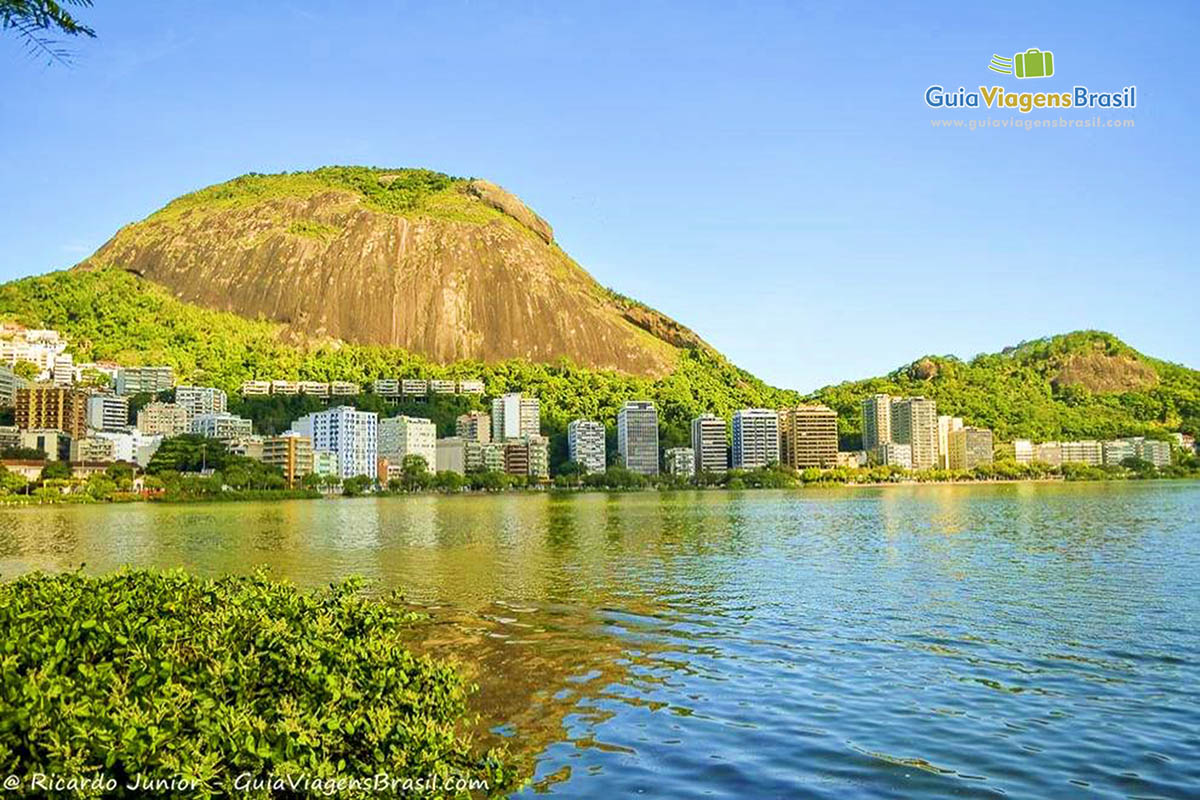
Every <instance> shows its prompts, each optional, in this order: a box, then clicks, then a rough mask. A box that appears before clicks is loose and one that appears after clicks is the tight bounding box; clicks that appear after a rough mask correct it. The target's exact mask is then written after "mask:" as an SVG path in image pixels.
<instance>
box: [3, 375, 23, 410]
mask: <svg viewBox="0 0 1200 800" xmlns="http://www.w3.org/2000/svg"><path fill="white" fill-rule="evenodd" d="M28 385H29V381H27V380H25V379H24V378H22V377H21V376H20V375H17V373H15V372H13V371H12V370H11V369H9V368H8V367H2V366H0V408H12V407H13V406H15V405H16V403H17V389H22V388H24V387H26V386H28Z"/></svg>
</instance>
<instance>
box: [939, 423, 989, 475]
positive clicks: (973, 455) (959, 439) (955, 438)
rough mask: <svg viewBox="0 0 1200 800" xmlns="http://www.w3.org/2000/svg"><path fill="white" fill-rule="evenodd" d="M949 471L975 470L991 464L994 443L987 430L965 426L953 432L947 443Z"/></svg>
mask: <svg viewBox="0 0 1200 800" xmlns="http://www.w3.org/2000/svg"><path fill="white" fill-rule="evenodd" d="M949 448H950V452H949V459H948V461H947V463H948V464H949V468H950V469H975V468H976V467H978V466H982V465H984V464H991V463H992V453H993V448H994V443H993V441H992V432H991V431H990V430H988V429H987V428H973V427H971V426H969V425H968V426H966V427H963V428H959V429H958V430H956V431H953V432H952V433H951V434H950V441H949Z"/></svg>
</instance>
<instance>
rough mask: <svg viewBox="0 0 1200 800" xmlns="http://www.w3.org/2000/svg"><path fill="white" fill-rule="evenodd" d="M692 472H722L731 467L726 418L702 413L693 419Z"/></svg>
mask: <svg viewBox="0 0 1200 800" xmlns="http://www.w3.org/2000/svg"><path fill="white" fill-rule="evenodd" d="M692 458H693V459H694V460H695V463H694V464H693V466H692V473H693V474H695V475H699V474H701V473H704V472H711V473H722V472H725V471H726V470H727V469H728V467H729V445H728V444H727V441H726V435H725V420H724V419H722V418H721V417H718V416H717V415H716V414H701V415H700V416H698V417H696V418H695V419H693V420H692Z"/></svg>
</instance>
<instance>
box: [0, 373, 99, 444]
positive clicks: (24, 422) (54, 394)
mask: <svg viewBox="0 0 1200 800" xmlns="http://www.w3.org/2000/svg"><path fill="white" fill-rule="evenodd" d="M87 398H88V396H87V394H86V393H85V392H81V391H79V390H76V389H69V388H64V387H61V386H52V385H50V384H46V383H39V384H34V385H32V386H25V387H22V388H20V389H18V390H17V393H16V414H15V417H16V423H17V427H18V428H21V429H23V430H51V429H52V430H60V431H63V432H65V433H68V434H70V435H71V437H72V438H76V439H78V438H81V437H83V436H84V435H85V434H86V433H87Z"/></svg>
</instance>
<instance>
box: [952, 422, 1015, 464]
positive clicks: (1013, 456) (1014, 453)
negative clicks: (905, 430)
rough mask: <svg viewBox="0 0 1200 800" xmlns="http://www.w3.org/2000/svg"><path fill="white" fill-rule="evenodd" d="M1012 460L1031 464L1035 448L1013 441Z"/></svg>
mask: <svg viewBox="0 0 1200 800" xmlns="http://www.w3.org/2000/svg"><path fill="white" fill-rule="evenodd" d="M938 419H941V417H939V418H938ZM1013 460H1014V461H1016V462H1017V463H1018V464H1032V463H1033V462H1034V461H1036V460H1037V446H1036V445H1035V444H1034V443H1033V442H1032V441H1030V440H1029V439H1014V440H1013Z"/></svg>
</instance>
